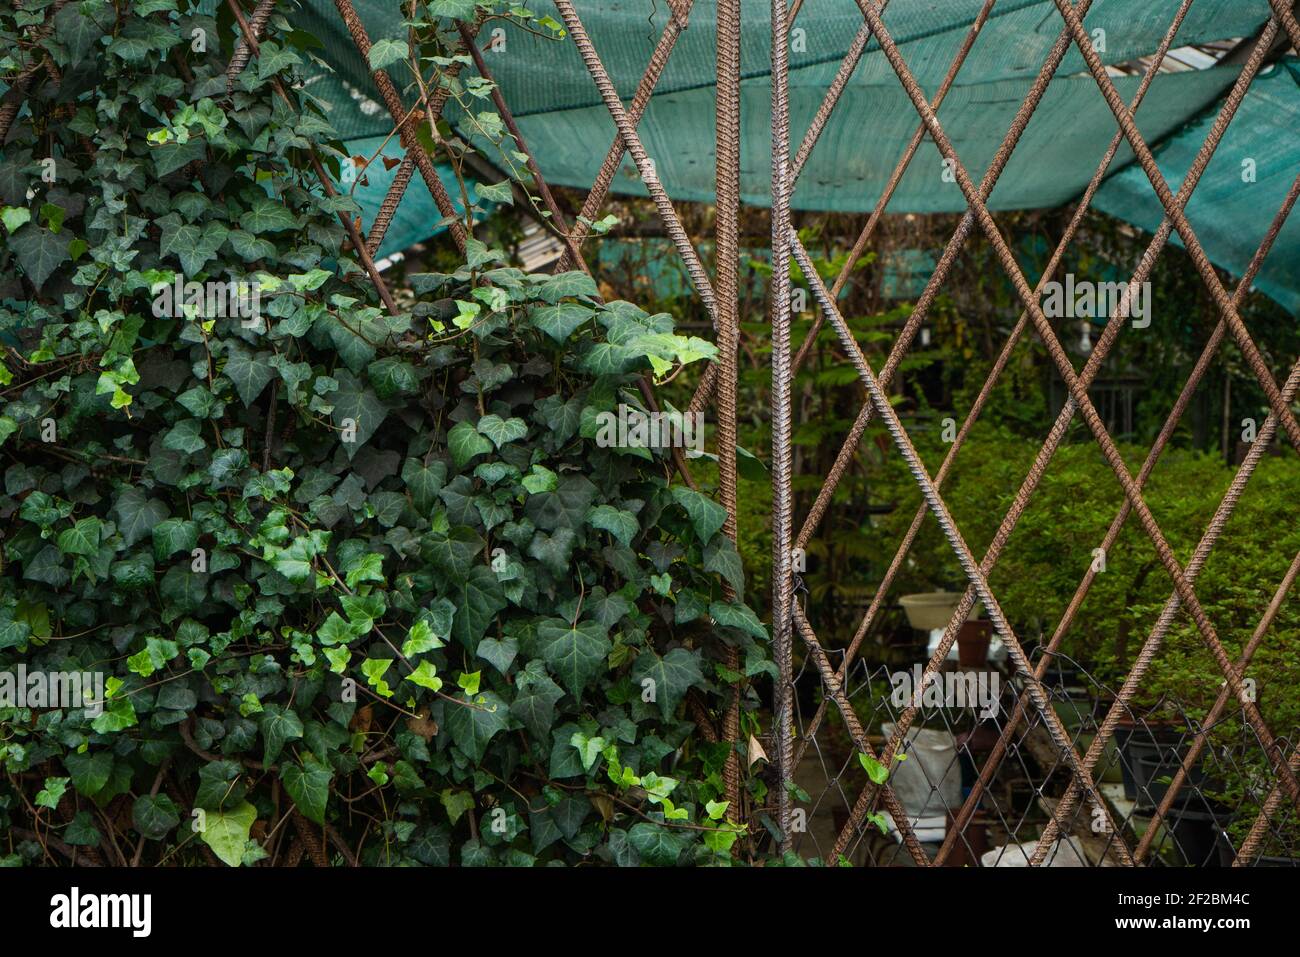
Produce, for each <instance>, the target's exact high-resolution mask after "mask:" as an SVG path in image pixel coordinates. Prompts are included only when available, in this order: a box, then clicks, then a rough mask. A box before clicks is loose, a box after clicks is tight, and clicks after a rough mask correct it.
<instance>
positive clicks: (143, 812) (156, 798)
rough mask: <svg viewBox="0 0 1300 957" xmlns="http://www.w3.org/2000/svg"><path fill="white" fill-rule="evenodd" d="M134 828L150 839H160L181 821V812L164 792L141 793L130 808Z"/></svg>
mask: <svg viewBox="0 0 1300 957" xmlns="http://www.w3.org/2000/svg"><path fill="white" fill-rule="evenodd" d="M131 822H132V823H133V824H134V825H135V829H136V830H137V831H139V832H140V833H141V834H143V835H144V836H145V837H147V838H148V839H149V840H151V841H161V840H162V839H163V838H164V837H166V836H167V835H168V834H169V833H171V831H172V829H173V828H175V827H176V826H177V825H178V824H180V823H181V812H180V809H179V808H178V807H177V806H176V802H175V801H173V800H172V799H171V798H170V797H168V796H167V795H166V794H143V795H141V796H140V797H138V798H136V799H135V804H134V805H133V806H132V808H131Z"/></svg>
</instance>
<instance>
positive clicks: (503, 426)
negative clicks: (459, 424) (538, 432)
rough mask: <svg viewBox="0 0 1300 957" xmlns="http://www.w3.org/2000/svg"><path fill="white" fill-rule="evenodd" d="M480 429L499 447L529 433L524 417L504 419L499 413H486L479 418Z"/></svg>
mask: <svg viewBox="0 0 1300 957" xmlns="http://www.w3.org/2000/svg"><path fill="white" fill-rule="evenodd" d="M478 431H479V432H480V433H481V434H482V435H486V436H487V437H488V438H489V439H491V440H492V444H493V445H495V446H496V447H497V448H501V446H503V445H505V444H506V443H508V442H514V441H517V440H518V439H522V438H523V437H524V436H526V435H527V434H528V425H527V424H526V423H525V422H524V420H523V419H502V418H501V416H499V415H485V416H483V418H481V419H479V420H478Z"/></svg>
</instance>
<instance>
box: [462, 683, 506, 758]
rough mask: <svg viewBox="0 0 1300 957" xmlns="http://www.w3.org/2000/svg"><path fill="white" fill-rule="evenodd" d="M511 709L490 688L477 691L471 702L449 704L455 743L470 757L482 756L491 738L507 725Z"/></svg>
mask: <svg viewBox="0 0 1300 957" xmlns="http://www.w3.org/2000/svg"><path fill="white" fill-rule="evenodd" d="M509 716H510V709H509V708H508V707H507V706H506V703H505V702H504V701H502V700H501V698H500V697H498V696H497V695H496V694H494V693H493V692H491V691H485V692H484V693H483V694H481V695H478V696H476V697H475V698H474V700H473V701H472V702H465V703H462V704H448V707H447V732H448V734H450V735H451V740H452V741H453V742H454V743H455V745H456V747H458V748H460V750H461V751H462V752H463V753H464V754H465V756H466V757H467V758H469V759H470V760H471V761H474V762H478V761H481V760H483V755H484V753H485V752H486V751H487V746H488V742H489V741H491V740H492V738H493V736H494V735H496V734H498V733H499V732H502V731H504V730H505V729H506V727H507V725H508V724H509Z"/></svg>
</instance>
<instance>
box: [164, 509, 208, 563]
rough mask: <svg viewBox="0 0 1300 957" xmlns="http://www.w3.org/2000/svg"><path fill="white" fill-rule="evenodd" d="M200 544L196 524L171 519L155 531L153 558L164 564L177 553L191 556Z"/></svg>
mask: <svg viewBox="0 0 1300 957" xmlns="http://www.w3.org/2000/svg"><path fill="white" fill-rule="evenodd" d="M198 543H199V527H198V525H196V524H195V523H194V522H190V521H186V520H184V519H180V518H169V519H167V520H166V521H164V522H159V523H158V524H157V525H155V526H154V530H153V557H154V559H155V560H156V561H159V562H164V561H166V560H167V559H169V558H171V557H172V556H173V555H175V554H176V553H177V552H185V553H186V554H189V553H190V552H191V551H192V550H193V549H194V547H195V546H196V545H198Z"/></svg>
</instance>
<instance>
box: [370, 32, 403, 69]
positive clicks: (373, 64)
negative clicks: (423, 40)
mask: <svg viewBox="0 0 1300 957" xmlns="http://www.w3.org/2000/svg"><path fill="white" fill-rule="evenodd" d="M410 55H411V53H410V50H409V48H408V47H407V46H406V41H405V40H391V39H388V38H384V39H382V40H376V41H375V42H374V43H373V44H372V45H371V47H370V56H369V58H368V59H369V60H370V69H371V70H382V69H384V68H385V67H387V66H390V65H391V64H393V63H398V62H400V61H402V60H405V59H407V57H409V56H410Z"/></svg>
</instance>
